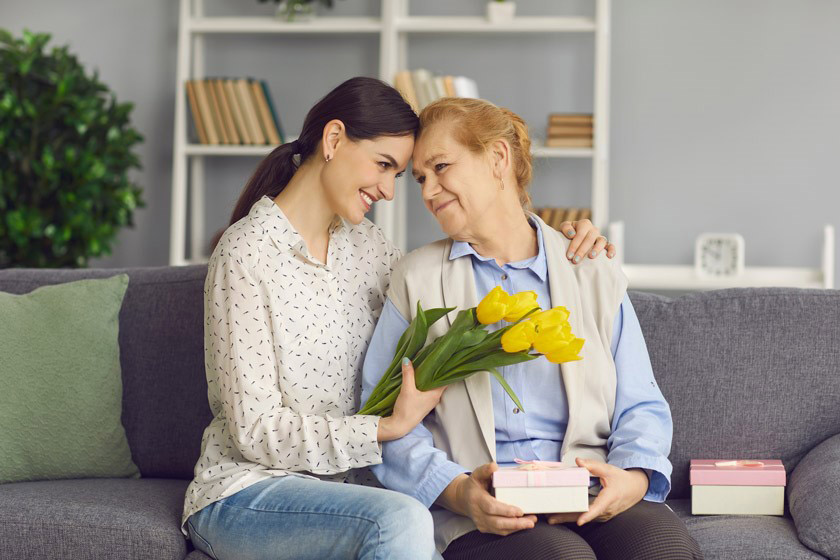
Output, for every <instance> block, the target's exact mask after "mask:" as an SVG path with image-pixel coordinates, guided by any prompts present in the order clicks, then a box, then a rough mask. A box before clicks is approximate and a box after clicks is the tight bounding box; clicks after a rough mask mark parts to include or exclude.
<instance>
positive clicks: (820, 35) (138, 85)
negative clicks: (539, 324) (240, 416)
mask: <svg viewBox="0 0 840 560" xmlns="http://www.w3.org/2000/svg"><path fill="white" fill-rule="evenodd" d="M593 3H594V2H592V1H591V0H578V1H574V0H564V1H551V0H519V2H518V10H519V12H520V13H522V14H532V15H536V14H558V15H560V14H583V15H588V14H591V13H592V6H593ZM208 4H209V12H210V14H211V15H223V14H245V13H247V14H267V13H270V12H271V9H272V8H271V6H267V5H262V4H258V3H257V2H256V0H208ZM71 6H72V7H71ZM483 6H484V0H463V1H459V2H457V3H455V2H447V1H445V0H426V1H424V2H419V1H418V0H414V1H413V2H412V13H414V14H417V15H427V14H459V15H468V14H472V15H475V14H480V13H482V10H483ZM334 12H335V13H336V14H338V15H363V14H372V15H376V14H378V12H379V2H378V0H338V1H337V6H336V9H335V11H334ZM177 15H178V9H177V2H175V1H174V0H155V1H147V2H139V1H138V0H112V1H110V2H104V1H95V0H75V1H74V2H73V3H71V4H68V3H66V2H60V1H58V0H49V1H46V2H37V3H32V2H29V1H25V0H3V1H2V3H0V26H2V27H6V28H8V29H11V30H12V31H13V32H15V33H20V31H21V30H22V29H23V28H28V29H32V30H35V31H48V32H51V33H53V35H54V38H55V41H56V42H57V43H61V44H64V43H68V44H69V45H70V46H71V49H72V50H73V51H74V52H75V53H77V54H78V55H79V57H80V59H81V60H82V61H83V62H85V63H86V64H87V65H89V67H91V68H93V67H96V68H98V69H99V71H100V74H101V76H102V78H103V80H104V81H105V82H106V83H108V84H110V85H111V87H112V88H113V89H114V90H116V92H117V94H118V96H119V97H120V99H122V100H129V101H133V102H134V103H135V104H136V109H135V112H134V117H133V119H134V122H135V123H136V126H137V127H138V128H139V129H140V130H141V132H142V133H143V134H144V135H145V137H146V142H145V143H144V144H143V145H142V147H141V148H140V156H141V159H142V161H143V164H144V169H143V170H142V171H140V172H139V173H138V174H137V179H138V181H139V182H140V183H141V184H142V185H143V186H144V188H145V198H146V200H147V202H148V207H147V208H145V209H143V210H141V211H139V212H138V214H137V217H136V222H137V227H136V228H135V229H133V230H126V231H124V232H123V233H122V234H121V235H120V240H119V243H118V245H117V248H116V252H115V254H114V255H113V256H112V257H109V258H106V259H102V260H99V261H96V262H94V266H125V265H130V266H147V265H163V264H166V262H167V255H168V241H167V240H168V226H169V215H170V214H169V190H170V184H171V171H172V120H173V106H174V97H173V96H174V95H175V54H176V42H177ZM612 27H613V37H612V41H613V43H612V88H611V98H612V103H611V112H612V141H611V204H610V212H611V218H612V219H623V220H624V221H625V223H626V242H627V245H626V259H627V261H628V262H633V263H642V262H643V263H651V264H652V263H668V264H687V263H690V262H692V258H693V247H694V244H693V242H694V239H695V237H696V236H697V235H698V234H699V233H701V232H704V231H737V232H739V233H741V234H743V235H744V237H745V239H746V245H747V259H746V260H747V265H757V266H817V265H818V263H819V259H820V254H821V252H820V251H821V243H822V237H821V235H822V233H821V231H822V226H823V224H826V223H834V224H836V225H838V226H840V219H838V218H840V215H839V213H838V207H840V204H838V203H840V189H838V183H839V182H840V181H838V179H840V171H838V166H837V165H836V162H837V159H838V154H840V102H838V100H840V72H838V67H837V60H838V55H840V33H838V29H840V1H828V0H797V1H796V2H793V1H790V0H619V1H616V2H614V5H613V21H612ZM207 52H208V57H207V61H208V62H207V71H208V75H220V76H224V75H232V76H237V75H251V76H259V77H262V78H265V79H267V80H268V82H269V84H270V87H271V90H272V93H273V95H274V98H275V102H276V105H277V107H278V111H279V112H280V116H281V120H282V121H283V125H284V126H285V128H286V129H287V130H288V131H290V132H291V133H292V134H296V133H297V131H298V130H299V128H300V125H301V124H302V121H303V117H304V115H305V113H306V110H307V109H308V108H309V106H311V104H312V103H313V102H314V101H315V100H316V99H317V98H318V97H319V96H321V95H323V94H324V93H325V92H326V91H328V90H329V89H330V88H331V87H332V86H334V85H335V84H337V83H339V82H340V81H342V80H344V79H346V78H348V77H350V76H353V75H357V74H367V75H374V76H375V75H376V74H377V65H378V55H377V53H378V39H377V38H376V37H374V36H370V37H366V36H335V37H325V36H312V37H297V38H292V37H282V36H271V35H267V36H226V37H225V36H222V37H211V38H209V39H208V51H207ZM409 52H410V55H409V63H410V66H411V67H426V68H429V69H430V70H432V71H434V72H438V73H452V74H464V75H468V76H471V77H473V78H475V79H476V80H477V82H478V84H479V91H480V93H481V94H482V96H483V97H486V98H488V99H490V100H492V101H494V102H496V103H498V104H500V105H504V106H507V107H510V108H511V109H513V110H514V111H517V112H519V113H520V114H522V115H523V117H525V119H526V121H528V122H529V123H530V124H531V125H532V128H533V133H534V135H535V136H539V135H541V134H542V133H543V131H544V125H545V119H546V114H547V113H548V112H552V111H581V112H584V111H591V110H592V69H591V67H592V57H593V41H592V37H591V35H588V34H581V35H559V36H558V35H555V36H541V35H525V36H498V35H495V36H481V35H476V36H469V37H456V36H443V35H437V36H435V35H430V36H422V35H415V36H412V37H411V39H410V47H409ZM256 163H257V160H256V159H254V158H209V159H208V163H207V169H208V176H209V177H212V180H210V181H209V182H208V188H207V197H208V200H209V208H208V213H207V222H208V232H207V237H208V239H209V237H210V236H211V235H212V230H213V229H214V228H215V227H222V226H223V225H224V224H225V223H226V218H227V216H228V214H229V212H230V209H231V208H232V205H233V202H234V201H235V199H236V197H237V194H238V192H239V190H240V189H241V187H242V186H243V183H244V181H245V180H246V179H247V177H248V175H249V173H250V171H251V170H252V169H253V167H254V165H255V164H256ZM589 182H590V164H589V161H588V160H580V161H578V160H538V161H537V170H536V174H535V181H534V185H533V191H534V199H535V202H536V203H537V204H538V205H567V206H576V205H588V201H589ZM409 196H410V203H409V208H410V210H409V216H408V224H407V225H408V233H409V244H410V247H412V248H413V247H416V246H419V245H421V244H423V243H425V242H428V241H430V240H433V239H436V238H437V237H438V232H437V229H436V223H435V222H434V220H433V219H432V218H431V217H430V216H429V215H427V213H426V211H425V210H424V209H423V207H422V205H421V204H420V198H419V193H418V189H417V187H416V186H415V185H411V186H410V195H409ZM838 271H840V268H839V269H838Z"/></svg>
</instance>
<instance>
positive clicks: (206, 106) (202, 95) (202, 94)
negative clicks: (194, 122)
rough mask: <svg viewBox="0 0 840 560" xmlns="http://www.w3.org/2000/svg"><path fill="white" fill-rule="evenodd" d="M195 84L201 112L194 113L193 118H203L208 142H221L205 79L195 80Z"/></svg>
mask: <svg viewBox="0 0 840 560" xmlns="http://www.w3.org/2000/svg"><path fill="white" fill-rule="evenodd" d="M193 85H194V87H195V96H196V98H197V99H198V107H199V114H198V115H193V118H194V119H201V122H202V123H204V130H205V131H207V142H208V143H210V144H219V134H218V133H217V132H216V125H215V122H214V120H213V116H212V112H211V110H210V101H209V100H208V98H207V90H206V88H205V87H204V85H205V84H204V81H203V80H196V81H194V82H193Z"/></svg>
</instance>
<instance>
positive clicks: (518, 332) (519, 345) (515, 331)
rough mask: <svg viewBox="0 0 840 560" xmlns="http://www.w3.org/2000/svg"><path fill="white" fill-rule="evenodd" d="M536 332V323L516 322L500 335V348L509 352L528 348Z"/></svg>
mask: <svg viewBox="0 0 840 560" xmlns="http://www.w3.org/2000/svg"><path fill="white" fill-rule="evenodd" d="M536 334H537V330H536V325H535V324H534V323H532V322H531V321H522V322H521V323H517V324H515V325H513V326H512V327H511V328H509V329H508V330H507V331H505V334H503V335H502V348H503V349H504V351H505V352H508V353H510V354H512V353H514V352H522V351H523V350H530V349H531V344H532V343H533V342H534V337H535V336H536Z"/></svg>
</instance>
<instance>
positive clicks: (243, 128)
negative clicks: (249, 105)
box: [222, 80, 254, 145]
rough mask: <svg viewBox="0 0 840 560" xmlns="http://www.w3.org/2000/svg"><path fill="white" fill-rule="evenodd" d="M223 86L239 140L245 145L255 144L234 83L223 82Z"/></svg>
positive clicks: (229, 81)
mask: <svg viewBox="0 0 840 560" xmlns="http://www.w3.org/2000/svg"><path fill="white" fill-rule="evenodd" d="M222 85H223V86H224V90H225V98H226V99H227V100H228V104H229V105H230V109H231V114H232V116H233V124H234V126H235V127H236V132H237V134H239V138H240V139H241V140H242V143H243V144H247V145H250V144H254V140H253V139H252V138H251V135H250V134H249V133H248V125H247V124H246V123H245V113H243V112H242V107H240V105H239V102H238V101H237V95H236V91H235V89H234V87H233V81H232V80H222Z"/></svg>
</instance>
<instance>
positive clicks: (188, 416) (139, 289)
mask: <svg viewBox="0 0 840 560" xmlns="http://www.w3.org/2000/svg"><path fill="white" fill-rule="evenodd" d="M119 273H126V274H128V275H129V278H130V281H129V285H128V291H127V292H126V294H125V299H124V300H123V306H122V311H121V312H120V337H119V340H120V364H121V368H122V376H123V410H122V422H123V426H125V431H126V437H127V438H128V444H129V446H130V447H131V452H132V457H133V458H134V462H135V463H136V464H137V467H138V468H139V469H140V472H141V473H142V475H143V476H144V477H159V478H184V479H191V478H192V475H193V468H194V467H195V463H196V461H198V456H199V453H200V450H201V435H202V433H203V431H204V428H206V427H207V425H208V424H209V423H210V420H212V414H211V413H210V406H209V405H208V402H207V381H206V379H205V376H204V320H203V313H204V311H203V310H204V303H203V301H204V300H203V290H204V278H205V276H206V275H207V267H206V266H204V265H196V266H186V267H157V268H127V269H99V270H97V269H76V270H73V269H45V270H33V269H8V270H0V291H6V292H10V293H16V294H21V293H26V292H30V291H32V290H34V289H35V288H37V287H38V286H43V285H48V284H60V283H63V282H70V281H73V280H80V279H82V278H104V277H108V276H113V275H114V274H119Z"/></svg>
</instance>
